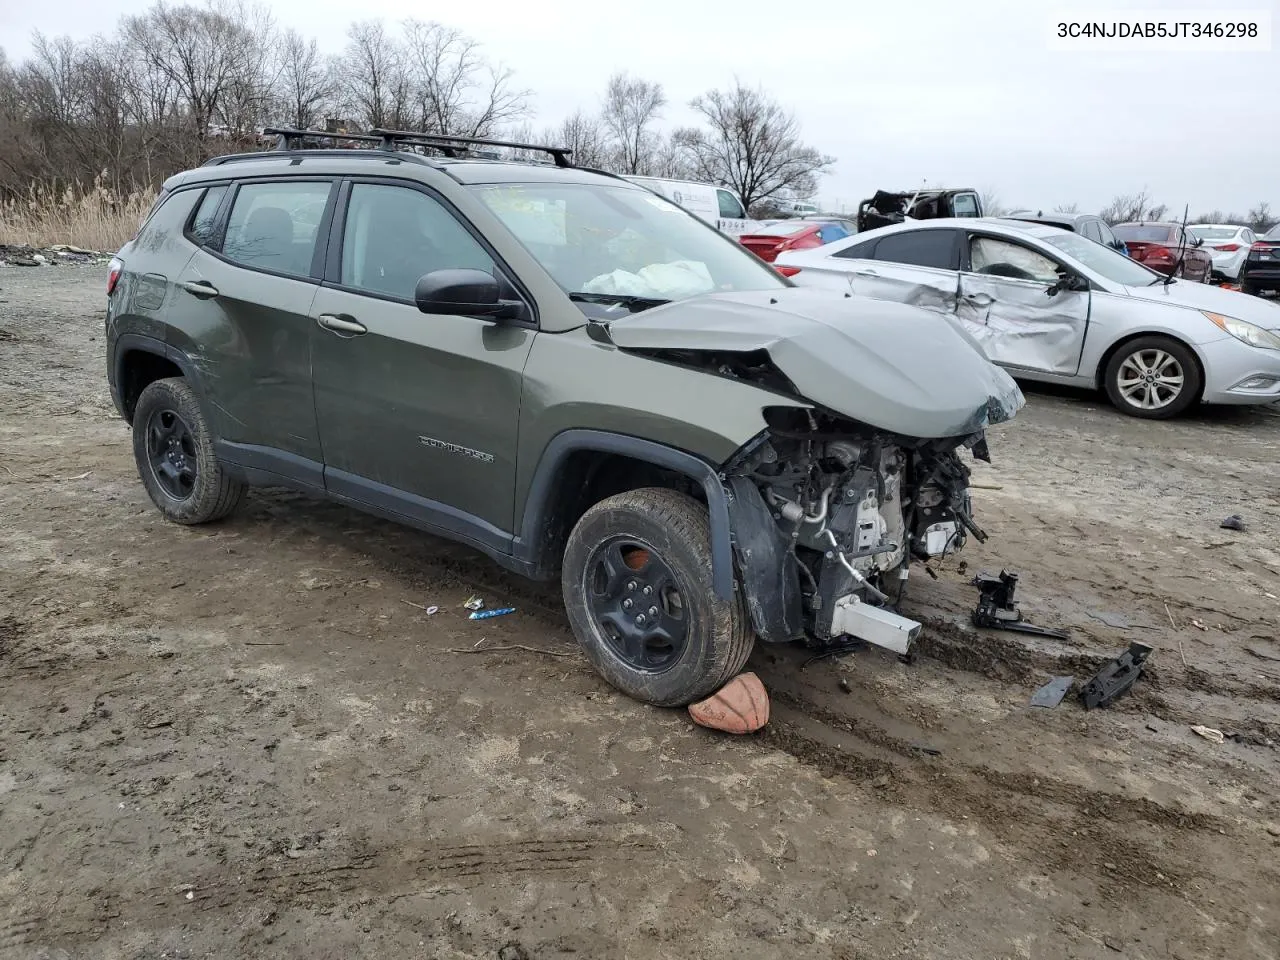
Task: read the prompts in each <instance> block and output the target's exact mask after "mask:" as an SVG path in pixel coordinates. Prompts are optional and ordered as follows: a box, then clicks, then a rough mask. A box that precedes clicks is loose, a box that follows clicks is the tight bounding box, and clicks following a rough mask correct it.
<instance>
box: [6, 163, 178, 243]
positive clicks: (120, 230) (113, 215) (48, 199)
mask: <svg viewBox="0 0 1280 960" xmlns="http://www.w3.org/2000/svg"><path fill="white" fill-rule="evenodd" d="M154 199H155V194H154V193H153V192H151V191H137V192H134V193H130V194H117V193H115V192H114V191H112V190H111V189H110V188H109V187H107V186H106V184H105V183H104V182H103V180H102V178H101V177H98V178H97V179H96V180H94V182H93V185H92V186H91V187H88V188H86V187H83V186H82V185H80V184H73V185H71V186H69V187H66V188H64V189H62V190H60V191H58V190H53V189H50V188H48V187H42V186H39V185H36V184H33V185H32V186H31V187H29V188H28V190H27V192H26V194H25V195H23V196H20V197H16V198H14V199H11V200H8V201H5V202H3V203H0V244H9V245H15V246H20V245H24V244H25V245H28V246H32V247H47V246H50V245H51V244H55V243H68V244H71V245H73V246H77V247H84V248H86V249H88V250H97V251H101V252H104V253H112V252H114V251H116V250H118V249H119V248H120V247H121V246H122V245H123V244H124V243H125V242H126V241H128V239H129V238H130V237H132V236H133V235H134V234H135V233H136V232H137V230H138V223H139V222H140V221H141V220H142V218H143V216H145V215H146V212H147V210H149V209H150V207H151V202H152V201H153V200H154Z"/></svg>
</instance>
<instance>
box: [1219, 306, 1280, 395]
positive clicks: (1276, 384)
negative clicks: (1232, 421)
mask: <svg viewBox="0 0 1280 960" xmlns="http://www.w3.org/2000/svg"><path fill="white" fill-rule="evenodd" d="M1278 313H1280V311H1278ZM1199 350H1200V354H1201V359H1202V360H1203V361H1204V396H1203V398H1202V399H1203V400H1204V402H1205V403H1224V404H1259V403H1274V402H1276V401H1280V350H1263V349H1261V348H1259V347H1251V346H1249V345H1248V344H1247V343H1241V342H1240V341H1239V340H1237V339H1235V337H1226V338H1224V339H1222V340H1215V341H1214V342H1212V343H1205V344H1201V345H1200V347H1199Z"/></svg>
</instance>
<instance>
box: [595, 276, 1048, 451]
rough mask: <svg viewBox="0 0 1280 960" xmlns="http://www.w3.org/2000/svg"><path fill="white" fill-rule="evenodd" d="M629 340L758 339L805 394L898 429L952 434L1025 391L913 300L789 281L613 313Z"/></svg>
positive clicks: (743, 347)
mask: <svg viewBox="0 0 1280 960" xmlns="http://www.w3.org/2000/svg"><path fill="white" fill-rule="evenodd" d="M609 335H610V338H611V339H612V340H613V342H614V343H615V344H616V345H617V346H618V347H620V348H622V349H624V350H626V349H633V350H701V351H733V352H743V353H745V352H749V351H754V350H764V351H767V352H768V354H769V357H770V359H771V360H772V361H773V364H774V366H776V367H777V368H778V369H779V370H780V371H782V373H783V374H785V375H786V377H787V378H788V379H789V380H790V381H791V382H792V383H793V384H795V386H796V389H797V390H798V391H799V392H800V394H801V395H802V396H803V397H804V398H805V399H807V400H809V401H811V402H813V403H815V404H818V405H820V406H823V407H826V408H827V409H829V410H832V411H834V412H836V413H840V414H842V415H844V416H846V417H850V418H852V419H855V420H859V421H861V422H862V423H865V424H868V425H869V426H872V427H877V428H879V429H881V430H887V431H889V432H891V433H896V434H899V435H901V436H906V437H918V438H921V439H933V438H938V437H958V436H964V435H967V434H970V433H974V432H976V431H978V430H982V429H985V428H986V427H987V426H989V425H990V424H993V423H1000V422H1002V421H1004V420H1008V419H1010V418H1011V417H1012V416H1013V415H1014V414H1015V413H1016V412H1017V411H1018V410H1019V409H1021V407H1022V405H1023V403H1024V400H1023V397H1022V392H1021V391H1020V390H1019V389H1018V385H1017V384H1016V383H1014V381H1013V379H1012V378H1011V377H1010V376H1009V375H1008V374H1007V373H1005V372H1004V371H1003V370H1001V369H1000V368H999V367H997V366H995V365H994V364H992V363H990V362H989V361H988V360H987V359H986V357H985V356H983V354H982V352H981V351H980V350H979V349H977V348H976V347H975V346H974V345H973V343H972V341H971V340H970V338H968V337H965V336H964V335H963V334H962V333H961V332H960V331H959V330H958V329H957V328H956V326H955V325H954V324H952V323H951V322H950V321H948V320H947V319H946V318H945V317H942V316H939V315H938V314H936V313H932V312H930V311H928V310H924V309H922V308H920V307H912V306H908V305H906V304H900V303H888V302H885V301H881V300H870V299H867V298H865V297H847V296H845V294H843V293H841V292H839V291H834V290H822V289H818V288H806V287H794V288H784V289H781V290H774V291H767V292H752V293H720V294H708V295H705V296H701V297H695V298H693V299H689V300H681V301H677V302H675V303H670V304H665V305H663V306H660V307H654V308H652V309H650V310H646V311H644V312H643V313H639V314H635V315H632V316H629V317H625V318H623V319H620V320H616V321H614V322H612V323H611V324H610V326H609Z"/></svg>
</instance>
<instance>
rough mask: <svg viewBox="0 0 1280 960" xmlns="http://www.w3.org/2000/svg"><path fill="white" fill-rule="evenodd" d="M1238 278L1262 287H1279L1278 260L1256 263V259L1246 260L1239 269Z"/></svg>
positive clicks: (1279, 269) (1279, 267) (1279, 272)
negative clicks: (1275, 261)
mask: <svg viewBox="0 0 1280 960" xmlns="http://www.w3.org/2000/svg"><path fill="white" fill-rule="evenodd" d="M1240 279H1241V280H1248V281H1249V282H1250V283H1254V284H1257V285H1259V286H1263V287H1280V262H1277V263H1271V262H1267V263H1258V262H1257V261H1256V260H1255V261H1252V262H1251V261H1248V260H1246V261H1245V262H1244V265H1243V267H1242V269H1241V270H1240Z"/></svg>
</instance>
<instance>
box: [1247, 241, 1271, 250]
mask: <svg viewBox="0 0 1280 960" xmlns="http://www.w3.org/2000/svg"><path fill="white" fill-rule="evenodd" d="M1249 249H1250V250H1271V249H1273V248H1272V246H1271V244H1269V243H1265V242H1263V241H1261V240H1259V241H1258V242H1257V243H1254V244H1252V245H1251V246H1250V247H1249Z"/></svg>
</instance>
